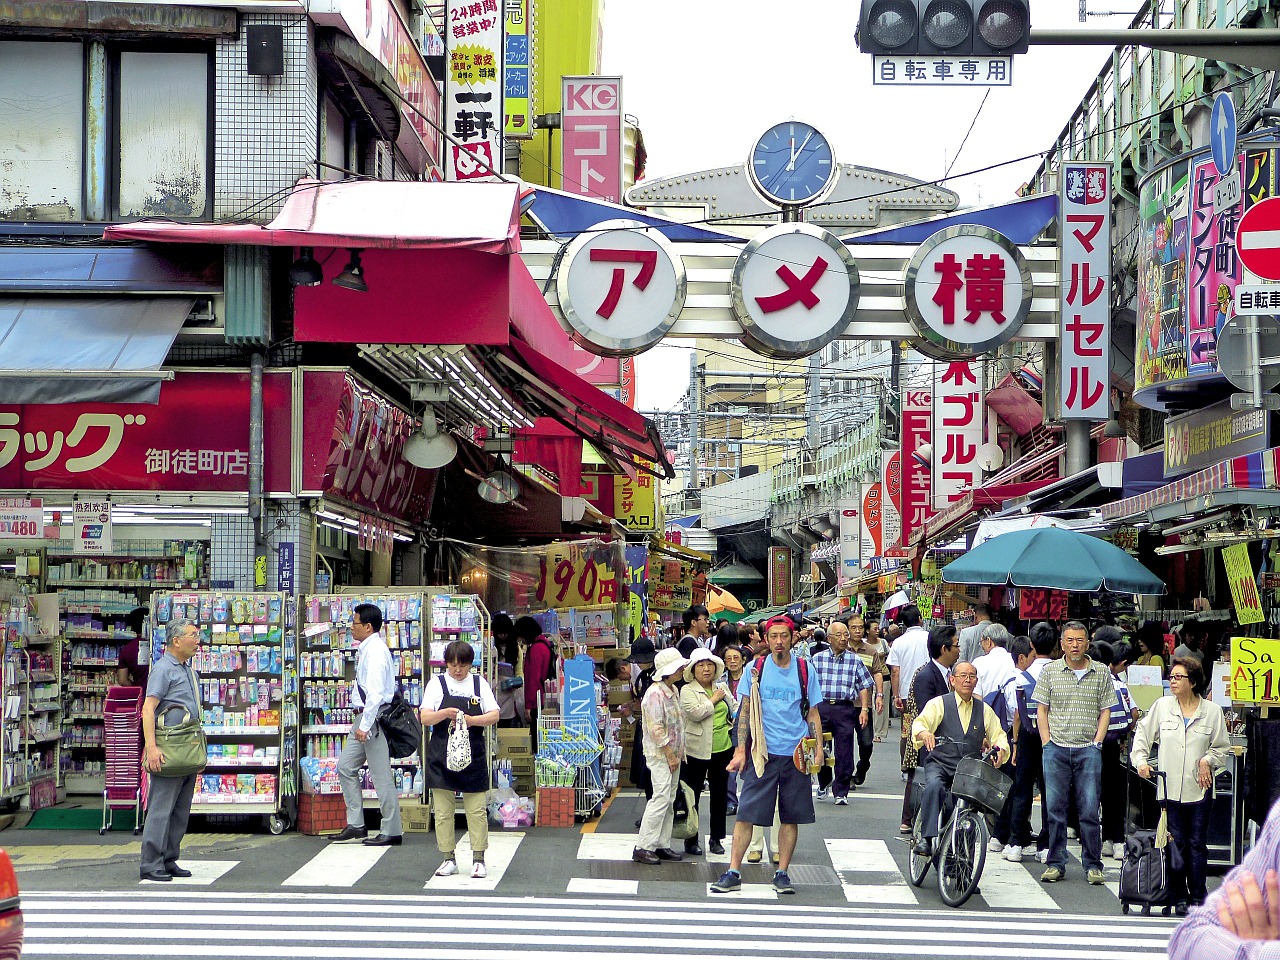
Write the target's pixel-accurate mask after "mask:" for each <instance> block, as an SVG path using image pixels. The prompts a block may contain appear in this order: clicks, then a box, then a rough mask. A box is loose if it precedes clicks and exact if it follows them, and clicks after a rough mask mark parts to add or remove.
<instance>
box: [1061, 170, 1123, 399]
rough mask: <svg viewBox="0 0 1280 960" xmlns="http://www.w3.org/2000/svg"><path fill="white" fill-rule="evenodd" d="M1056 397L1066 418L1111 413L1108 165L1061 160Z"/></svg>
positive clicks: (1109, 172)
mask: <svg viewBox="0 0 1280 960" xmlns="http://www.w3.org/2000/svg"><path fill="white" fill-rule="evenodd" d="M1059 176H1061V178H1062V207H1061V214H1060V216H1061V218H1062V219H1061V222H1060V224H1059V229H1058V236H1059V237H1060V238H1061V239H1060V243H1061V246H1062V274H1061V278H1060V284H1061V290H1062V294H1061V296H1062V302H1061V307H1060V309H1061V311H1062V328H1061V335H1060V343H1061V357H1062V361H1061V366H1062V382H1061V384H1060V385H1059V390H1058V393H1059V396H1060V398H1061V400H1060V403H1059V406H1058V409H1059V412H1060V415H1061V416H1062V418H1063V419H1066V420H1106V419H1107V418H1108V417H1110V416H1111V176H1112V171H1111V165H1110V164H1107V163H1102V162H1092V161H1091V162H1089V163H1064V164H1063V165H1062V170H1061V172H1060V174H1059Z"/></svg>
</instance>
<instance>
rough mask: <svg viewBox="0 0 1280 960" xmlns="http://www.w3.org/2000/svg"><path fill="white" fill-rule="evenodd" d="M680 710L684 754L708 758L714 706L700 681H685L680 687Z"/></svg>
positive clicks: (713, 729) (714, 713)
mask: <svg viewBox="0 0 1280 960" xmlns="http://www.w3.org/2000/svg"><path fill="white" fill-rule="evenodd" d="M712 689H713V690H714V689H715V687H712ZM726 692H727V691H726ZM680 711H681V712H682V713H683V714H684V752H685V756H687V757H691V758H693V759H694V760H710V759H711V743H712V735H713V734H714V733H715V726H716V706H715V704H714V703H712V702H711V694H709V693H707V691H706V690H705V689H704V688H703V686H702V684H700V683H686V684H685V685H684V686H683V687H682V688H681V689H680Z"/></svg>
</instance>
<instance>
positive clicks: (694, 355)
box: [689, 350, 702, 491]
mask: <svg viewBox="0 0 1280 960" xmlns="http://www.w3.org/2000/svg"><path fill="white" fill-rule="evenodd" d="M699 380H700V377H699V374H698V351H696V350H690V351H689V489H690V490H692V491H697V490H698V489H699V488H701V486H702V484H701V482H700V480H699V477H698V428H699V422H700V420H701V419H702V390H701V389H700V387H701V386H702V384H701V383H700V382H699Z"/></svg>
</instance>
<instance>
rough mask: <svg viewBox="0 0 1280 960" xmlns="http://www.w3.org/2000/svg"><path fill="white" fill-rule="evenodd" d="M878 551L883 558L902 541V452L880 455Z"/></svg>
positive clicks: (889, 452) (895, 451) (885, 452)
mask: <svg viewBox="0 0 1280 960" xmlns="http://www.w3.org/2000/svg"><path fill="white" fill-rule="evenodd" d="M880 531H881V533H880V551H879V554H872V556H877V555H879V556H884V555H885V554H887V553H888V552H889V548H890V547H895V546H898V544H899V543H900V542H901V540H902V452H901V451H899V450H893V451H884V452H882V453H881V454H880Z"/></svg>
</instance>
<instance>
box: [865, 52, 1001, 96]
mask: <svg viewBox="0 0 1280 960" xmlns="http://www.w3.org/2000/svg"><path fill="white" fill-rule="evenodd" d="M871 78H872V79H871V82H872V84H873V85H874V86H877V87H951V88H953V89H954V88H959V87H1011V86H1013V57H951V56H940V57H929V56H926V55H923V54H920V55H915V56H879V55H877V56H874V57H872V58H871Z"/></svg>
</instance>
